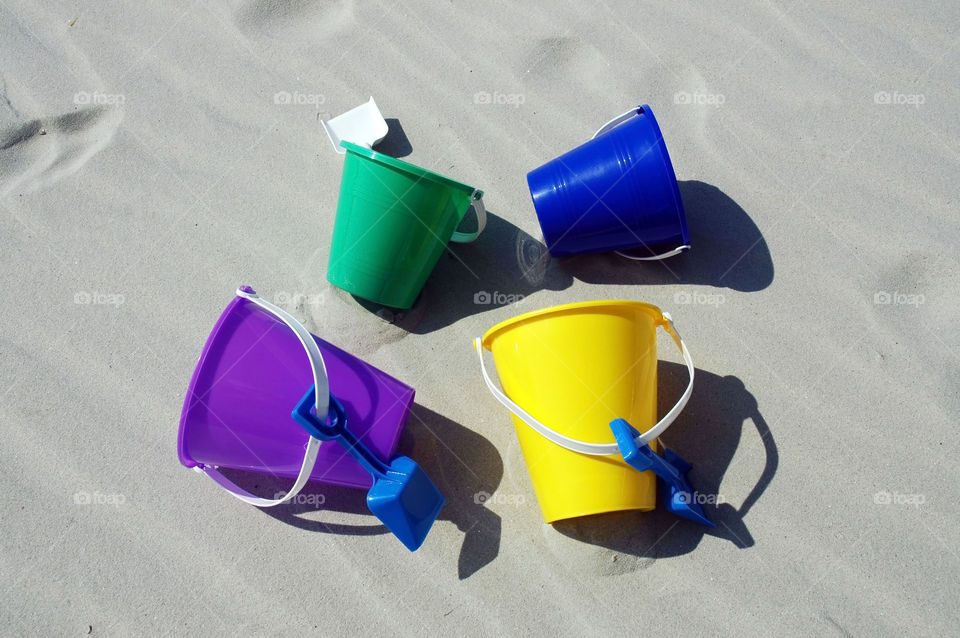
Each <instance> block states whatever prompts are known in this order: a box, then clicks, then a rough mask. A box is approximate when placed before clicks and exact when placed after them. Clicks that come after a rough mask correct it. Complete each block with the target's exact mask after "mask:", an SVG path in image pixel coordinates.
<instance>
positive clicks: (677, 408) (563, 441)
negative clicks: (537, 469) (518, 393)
mask: <svg viewBox="0 0 960 638" xmlns="http://www.w3.org/2000/svg"><path fill="white" fill-rule="evenodd" d="M663 320H664V322H663V323H661V324H660V325H661V326H663V328H664V330H666V331H667V334H669V335H670V337H671V338H672V339H673V342H674V343H675V344H677V347H678V348H680V352H681V353H683V361H684V363H686V364H687V372H688V373H689V374H690V381H689V383H687V389H686V390H684V391H683V394H682V395H681V396H680V399H679V400H678V401H677V403H676V405H674V406H673V407H672V408H670V411H669V412H667V413H666V414H665V415H664V417H663V418H662V419H660V421H659V423H657V424H656V425H654V426H653V427H652V428H650V429H649V430H647V431H646V432H644V433H643V434H640V435H638V436H637V437H636V438H635V439H634V441H636V443H637V447H640V446H643V445H647V444H649V443H650V442H651V441H653V440H654V439H656V438H657V437H658V436H660V435H661V434H663V432H664V430H666V429H667V428H668V427H670V425H671V424H672V423H673V422H674V420H675V419H676V418H677V416H679V414H680V412H682V411H683V408H684V407H686V405H687V401H689V400H690V395H691V394H693V372H694V368H693V359H692V358H691V357H690V351H689V350H687V344H685V343H684V342H683V338H682V337H681V336H680V333H679V332H677V328H676V326H675V325H674V324H673V318H672V317H671V316H670V314H669V313H666V312H664V313H663ZM473 346H474V348H475V349H476V351H477V356H478V357H479V359H480V370H481V372H483V380H484V381H486V383H487V388H489V389H490V392H491V393H492V394H493V396H494V397H496V398H497V400H498V401H500V403H502V404H503V405H504V406H505V407H506V408H507V409H508V410H510V411H511V412H513V413H514V414H515V415H516V416H517V417H519V418H520V420H521V421H523V422H524V423H526V424H527V425H529V426H530V427H531V428H533V429H534V430H536V431H537V432H538V433H539V434H540V435H541V436H543V437H545V438H546V439H548V440H550V441H552V442H554V443H556V444H557V445H559V446H561V447H565V448H566V449H568V450H571V451H573V452H580V453H581V454H590V455H593V456H612V455H616V454H620V446H618V445H617V444H616V443H588V442H586V441H578V440H577V439H571V438H570V437H568V436H566V435H563V434H560V433H559V432H557V431H556V430H553V429H551V428H549V427H547V426H546V425H544V424H543V423H541V422H540V421H538V420H537V419H535V418H534V417H532V416H531V415H530V414H529V413H528V412H527V411H526V410H524V409H523V408H521V407H520V406H519V405H517V404H516V403H514V402H513V400H512V399H510V397H508V396H507V395H506V394H504V393H503V391H502V390H500V388H498V387H497V386H496V385H494V383H493V381H492V380H491V379H490V375H488V374H487V368H486V365H485V364H484V361H483V343H482V341H481V339H480V337H477V338H476V339H474V342H473Z"/></svg>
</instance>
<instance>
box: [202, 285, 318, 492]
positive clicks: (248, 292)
mask: <svg viewBox="0 0 960 638" xmlns="http://www.w3.org/2000/svg"><path fill="white" fill-rule="evenodd" d="M237 296H238V297H242V298H244V299H247V300H248V301H252V302H253V303H255V304H256V305H258V306H260V307H261V308H263V309H264V310H266V311H267V312H269V313H270V314H272V315H273V316H275V317H276V318H277V319H280V321H282V322H283V323H285V324H286V325H287V326H288V327H289V328H290V329H291V330H293V332H294V334H296V335H297V338H299V339H300V343H301V344H303V349H304V350H306V352H307V357H308V358H309V359H310V367H311V368H312V369H313V382H314V384H315V385H316V397H317V399H316V405H317V414H324V415H325V414H327V412H328V411H329V409H330V384H329V381H328V379H327V367H326V365H325V364H324V363H323V355H322V354H320V348H318V347H317V342H316V341H314V340H313V335H311V334H310V331H309V330H307V329H306V328H305V327H304V326H303V324H301V323H300V322H299V321H297V320H296V319H295V318H294V317H293V315H291V314H290V313H288V312H286V311H285V310H283V309H282V308H279V307H277V306H275V305H273V304H272V303H270V302H269V301H265V300H263V299H261V298H260V297H259V296H257V293H256V292H254V290H253V288H250V287H249V286H242V287H240V288H238V289H237ZM319 450H320V440H319V439H317V438H314V437H312V436H311V437H310V439H309V440H308V441H307V446H306V449H305V451H304V454H303V463H302V464H301V466H300V474H298V475H297V480H296V481H295V482H294V484H293V487H291V488H290V491H288V492H287V493H286V494H284V495H283V497H282V498H277V499H270V498H260V497H259V496H254V495H253V494H251V493H250V492H248V491H246V490H244V489H243V488H241V487H240V486H239V485H237V484H236V483H234V482H233V481H231V480H230V479H228V478H227V477H226V476H224V475H223V474H222V473H221V472H220V471H219V470H217V469H216V468H215V467H213V466H209V465H208V466H199V465H198V466H195V467H194V468H193V469H194V470H196V471H198V472H200V473H201V474H206V475H207V476H209V477H210V478H211V479H213V480H214V481H215V482H216V483H217V484H218V485H219V486H220V487H222V488H223V489H225V490H226V491H228V492H230V493H231V494H233V495H234V496H236V497H237V498H238V499H240V500H241V501H243V502H244V503H249V504H250V505H256V506H257V507H273V506H275V505H280V504H281V503H286V502H287V501H289V500H290V499H292V498H293V497H294V496H296V495H297V494H299V493H300V490H302V489H303V487H304V486H305V485H306V484H307V481H308V480H309V479H310V474H311V473H312V472H313V466H314V465H315V464H316V462H317V452H319Z"/></svg>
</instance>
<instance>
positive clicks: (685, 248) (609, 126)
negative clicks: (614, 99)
mask: <svg viewBox="0 0 960 638" xmlns="http://www.w3.org/2000/svg"><path fill="white" fill-rule="evenodd" d="M642 106H643V105H642V104H638V105H637V106H635V107H633V108H632V109H630V110H629V111H626V112H624V113H621V114H620V115H618V116H617V117H615V118H613V119H612V120H610V121H609V122H607V123H606V124H604V125H603V126H601V127H600V128H598V129H597V132H596V133H594V134H593V137H597V136H598V135H602V134H603V133H606V132H607V131H609V130H610V129H612V128H613V127H615V126H617V125H618V124H621V123H622V122H626V121H627V120H629V119H630V118H631V117H633V116H634V114H636V112H637V109H639V108H641V107H642ZM590 139H593V138H590ZM688 250H690V245H689V244H684V245H683V246H677V247H676V248H674V249H672V250H668V251H667V252H665V253H661V254H659V255H651V256H649V257H637V256H635V255H628V254H627V253H624V252H620V251H619V250H615V251H614V252H615V253H617V254H618V255H620V256H621V257H626V258H627V259H632V260H634V261H658V260H660V259H666V258H667V257H673V256H674V255H679V254H680V253H683V252H686V251H688Z"/></svg>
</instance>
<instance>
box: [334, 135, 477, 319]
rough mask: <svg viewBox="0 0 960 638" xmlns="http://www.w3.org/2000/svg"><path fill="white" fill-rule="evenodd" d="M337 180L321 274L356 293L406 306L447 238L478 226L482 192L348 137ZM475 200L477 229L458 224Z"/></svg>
mask: <svg viewBox="0 0 960 638" xmlns="http://www.w3.org/2000/svg"><path fill="white" fill-rule="evenodd" d="M341 145H342V146H343V147H344V148H345V149H347V153H346V157H345V160H344V164H343V178H342V180H341V182H340V202H339V204H338V206H337V219H336V221H335V222H334V225H333V242H332V244H331V246H330V263H329V265H328V267H327V281H329V282H330V283H332V284H333V285H334V286H337V287H338V288H342V289H344V290H346V291H347V292H350V293H352V294H354V295H356V296H357V297H362V298H363V299H368V300H370V301H373V302H376V303H379V304H382V305H384V306H390V307H392V308H399V309H407V308H410V307H411V306H412V305H413V302H414V301H416V299H417V295H419V294H420V291H421V290H422V289H423V285H424V284H425V283H426V281H427V277H429V276H430V273H431V272H432V271H433V267H434V266H436V264H437V261H438V260H439V259H440V255H441V254H443V251H444V249H445V248H446V246H447V242H450V241H455V242H461V243H462V242H471V241H473V240H474V239H476V238H477V236H478V235H479V234H480V233H481V231H483V227H484V225H485V224H486V213H485V211H484V208H483V202H482V200H481V198H482V197H483V193H482V192H481V191H479V190H477V189H476V188H474V187H472V186H467V185H466V184H462V183H460V182H457V181H455V180H452V179H450V178H448V177H444V176H443V175H438V174H437V173H434V172H432V171H428V170H426V169H424V168H420V167H419V166H414V165H413V164H409V163H407V162H404V161H401V160H398V159H396V158H394V157H390V156H389V155H384V154H383V153H377V152H376V151H373V150H371V149H369V148H364V147H362V146H358V145H356V144H352V143H350V142H346V141H344V142H341ZM471 204H473V207H474V211H475V212H476V215H477V222H478V223H477V230H476V231H474V232H471V233H463V232H456V229H457V227H458V226H459V225H460V222H461V221H462V220H463V217H464V215H466V213H467V210H468V209H469V208H470V205H471Z"/></svg>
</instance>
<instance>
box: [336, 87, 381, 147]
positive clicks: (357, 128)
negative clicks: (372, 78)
mask: <svg viewBox="0 0 960 638" xmlns="http://www.w3.org/2000/svg"><path fill="white" fill-rule="evenodd" d="M321 123H322V124H323V128H324V130H325V131H326V132H327V135H328V136H329V137H330V141H331V142H332V143H333V148H334V149H335V150H336V151H337V152H338V153H340V154H341V155H342V154H343V153H346V150H345V149H344V148H343V147H342V146H340V142H342V141H344V140H346V141H347V142H353V143H354V144H357V145H359V146H363V147H365V148H372V147H373V145H374V144H377V143H379V142H380V141H381V140H382V139H383V138H384V137H386V136H387V129H388V127H387V121H386V120H385V119H383V115H381V113H380V109H379V108H378V107H377V103H376V102H374V101H373V97H371V98H370V100H369V101H367V102H364V103H363V104H361V105H360V106H357V107H354V108H352V109H350V110H349V111H347V112H346V113H341V114H340V115H338V116H337V117H335V118H333V119H332V120H321Z"/></svg>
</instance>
